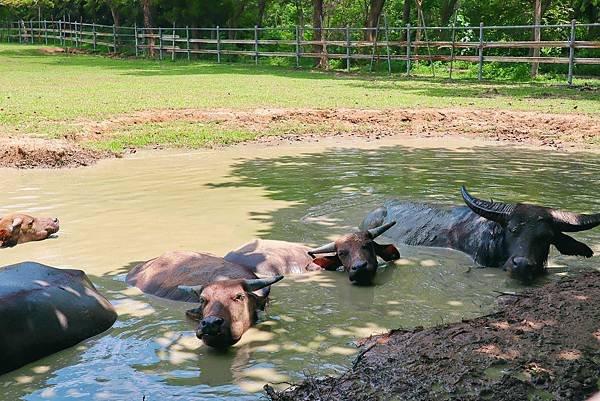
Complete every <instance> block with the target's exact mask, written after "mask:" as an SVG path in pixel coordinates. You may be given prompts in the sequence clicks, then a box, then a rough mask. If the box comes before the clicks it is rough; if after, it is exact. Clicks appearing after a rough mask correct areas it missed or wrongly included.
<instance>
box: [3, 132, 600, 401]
mask: <svg viewBox="0 0 600 401" xmlns="http://www.w3.org/2000/svg"><path fill="white" fill-rule="evenodd" d="M599 172H600V155H599V154H594V153H561V152H556V151H547V150H545V151H539V150H532V149H523V148H519V149H517V148H512V147H501V146H497V145H494V146H492V145H489V144H484V143H475V142H472V141H470V142H466V141H461V140H447V139H432V140H423V139H421V140H418V141H408V140H403V141H399V140H396V141H391V140H390V141H385V142H376V143H368V142H361V141H348V142H344V143H343V145H340V144H339V143H336V142H334V141H325V142H319V143H312V144H299V145H282V146H270V147H264V146H263V147H260V146H257V145H256V146H255V145H249V146H242V147H233V148H227V149H218V150H206V151H199V152H193V153H179V152H159V153H143V154H141V155H138V156H135V157H133V158H128V159H121V160H106V161H102V162H101V163H99V164H97V165H96V166H93V167H88V168H81V169H74V170H54V171H53V170H36V171H18V170H9V169H4V170H0V174H1V177H2V185H3V190H2V191H1V192H0V215H2V214H4V213H6V212H8V211H17V210H20V211H28V212H31V213H32V214H37V215H49V216H58V217H59V218H60V220H61V231H60V233H59V236H58V237H57V238H54V239H50V240H46V241H43V242H38V243H29V244H24V245H20V246H18V247H15V248H12V249H4V250H1V251H0V265H7V264H11V263H15V262H19V261H23V260H34V261H38V262H41V263H46V264H49V265H52V266H57V267H69V268H78V269H83V270H85V271H86V272H87V273H88V275H89V276H90V277H91V279H92V281H93V282H94V284H95V285H96V286H97V287H98V289H99V290H100V291H101V292H102V293H104V294H105V295H106V296H107V297H108V298H109V299H110V301H111V302H112V303H113V304H114V305H115V306H116V308H117V310H118V312H119V319H118V321H117V323H116V324H115V325H114V327H113V328H112V329H110V330H109V331H107V332H106V333H103V334H101V335H99V336H96V337H94V338H91V339H89V340H87V341H84V342H83V343H81V344H79V345H78V346H75V347H72V348H70V349H67V350H65V351H62V352H59V353H57V354H55V355H52V356H49V357H47V358H44V359H42V360H40V361H37V362H35V363H32V364H30V365H27V366H25V367H23V368H21V369H19V370H17V371H15V372H12V373H10V374H7V375H4V376H1V377H0V395H1V397H0V398H1V399H2V400H17V399H24V400H47V399H54V400H60V399H71V398H73V399H75V398H81V399H85V400H92V399H93V400H128V401H131V400H140V401H141V400H142V398H143V397H144V396H145V397H146V398H145V399H146V400H148V401H152V400H170V399H183V400H209V399H219V400H220V399H231V400H233V399H236V400H246V399H247V400H254V399H259V398H261V396H262V394H261V392H260V391H261V389H262V386H263V385H264V384H265V383H283V384H280V385H279V386H280V387H281V386H286V384H285V382H293V381H297V380H300V379H302V378H304V377H305V375H326V374H337V373H340V372H342V371H343V370H344V369H345V368H346V367H347V366H349V364H350V363H351V361H352V359H353V358H354V357H355V355H356V352H357V351H356V348H355V346H354V344H353V341H355V340H357V339H359V338H361V337H364V336H368V335H370V334H374V333H381V332H383V331H385V330H388V329H392V328H398V327H403V328H412V327H415V326H431V325H435V324H439V323H442V322H451V321H458V320H460V319H464V318H471V317H475V316H478V315H482V314H485V313H489V312H491V311H492V310H493V309H494V306H495V305H494V302H495V298H496V296H497V293H495V292H494V291H514V290H518V289H519V288H520V286H519V284H518V283H516V282H514V281H511V280H509V279H507V278H506V276H505V274H504V273H503V272H502V271H500V270H498V269H491V268H488V269H478V268H474V266H473V264H472V262H471V261H470V259H469V258H467V257H466V256H465V255H463V254H460V253H458V252H454V251H450V250H445V249H427V248H418V247H406V246H400V247H399V248H400V251H401V254H402V259H401V260H399V261H397V262H396V263H392V264H390V265H388V266H387V267H385V268H384V269H382V271H381V272H380V274H379V275H378V277H377V280H376V285H375V286H372V287H356V286H352V285H350V283H349V282H348V279H347V277H346V276H345V275H344V274H342V273H336V272H322V273H314V274H308V275H304V276H296V277H292V276H289V277H286V279H285V280H283V281H282V282H280V283H278V284H277V285H275V286H274V287H273V289H272V292H271V294H272V297H271V303H270V305H269V307H268V310H267V313H266V314H265V315H264V316H263V317H262V319H261V322H260V323H259V324H258V325H257V326H256V327H255V328H253V329H251V330H250V331H249V332H247V333H246V334H245V335H244V337H243V339H242V341H241V342H240V343H239V344H237V345H236V346H235V347H233V348H232V349H231V350H229V351H227V352H216V351H214V350H211V349H208V348H207V347H206V346H204V345H202V344H201V343H200V342H199V340H197V339H196V337H195V336H194V332H193V329H194V323H193V322H191V321H188V320H186V318H185V316H184V311H185V309H187V308H189V306H190V304H180V303H177V302H169V301H165V300H161V299H158V298H154V297H151V296H147V295H144V294H142V293H140V292H139V291H138V290H136V289H134V288H128V287H127V285H126V284H125V282H124V274H125V273H126V272H127V271H128V270H129V269H130V268H131V267H132V266H134V265H135V264H136V263H137V262H138V261H143V260H146V259H150V258H152V257H155V256H158V255H160V254H161V253H163V252H165V251H167V250H197V251H208V252H212V253H214V254H217V255H223V254H225V253H226V252H227V251H228V250H231V249H233V248H235V247H237V246H239V245H241V244H242V243H244V242H246V241H248V240H251V239H253V238H256V237H260V238H270V239H283V240H289V241H298V242H304V243H306V244H310V245H319V244H321V243H323V242H326V241H328V240H331V239H333V238H335V237H336V236H337V235H339V234H342V233H345V232H348V231H350V230H352V229H353V228H355V227H356V226H357V225H358V223H359V222H360V221H361V219H362V217H363V216H364V215H365V213H366V212H367V211H369V210H370V209H372V208H373V207H375V206H378V205H379V204H381V203H382V202H383V201H384V200H385V199H387V198H389V197H397V198H401V199H407V200H424V201H430V202H438V203H444V204H459V203H460V202H461V199H460V193H459V188H460V185H462V184H466V185H468V188H469V189H470V190H471V191H472V193H474V194H476V195H479V196H481V197H490V196H493V197H494V199H497V200H505V201H529V202H535V203H538V204H544V205H547V206H554V207H560V208H564V209H569V210H573V211H578V212H592V211H596V212H598V211H600V197H599V196H598V194H599V192H600V191H599V189H600V174H599ZM575 236H576V237H577V238H578V239H581V240H585V241H586V242H587V243H588V244H589V245H590V246H591V247H592V248H593V249H594V250H595V251H596V252H599V251H600V230H598V229H596V230H592V231H587V232H582V233H578V234H575ZM598 265H599V258H598V256H595V257H594V258H592V259H582V258H574V257H564V256H561V255H558V254H557V252H556V251H553V252H552V253H551V258H550V262H549V266H550V267H549V270H550V274H549V275H548V276H547V277H546V278H545V279H544V280H553V279H556V277H559V276H560V275H565V274H572V272H574V271H578V270H581V269H590V268H594V269H599V267H598ZM544 280H541V281H540V282H539V283H538V284H541V283H543V282H544Z"/></svg>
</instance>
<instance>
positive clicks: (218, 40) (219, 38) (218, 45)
mask: <svg viewBox="0 0 600 401" xmlns="http://www.w3.org/2000/svg"><path fill="white" fill-rule="evenodd" d="M220 62H221V32H220V31H219V25H217V63H220Z"/></svg>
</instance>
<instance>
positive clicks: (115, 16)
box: [109, 3, 121, 28]
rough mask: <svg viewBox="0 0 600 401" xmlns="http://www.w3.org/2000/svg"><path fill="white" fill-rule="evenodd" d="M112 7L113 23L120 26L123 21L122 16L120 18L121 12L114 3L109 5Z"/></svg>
mask: <svg viewBox="0 0 600 401" xmlns="http://www.w3.org/2000/svg"><path fill="white" fill-rule="evenodd" d="M109 8H110V13H111V14H112V17H113V24H115V27H117V28H118V27H120V26H121V23H120V18H119V12H118V11H117V7H115V5H114V4H112V3H111V4H110V6H109Z"/></svg>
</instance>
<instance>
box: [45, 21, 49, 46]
mask: <svg viewBox="0 0 600 401" xmlns="http://www.w3.org/2000/svg"><path fill="white" fill-rule="evenodd" d="M44 41H45V42H46V45H48V23H47V22H46V20H44Z"/></svg>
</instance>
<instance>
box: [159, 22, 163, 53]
mask: <svg viewBox="0 0 600 401" xmlns="http://www.w3.org/2000/svg"><path fill="white" fill-rule="evenodd" d="M158 58H159V59H160V60H161V61H162V59H163V38H162V28H161V27H158Z"/></svg>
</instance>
